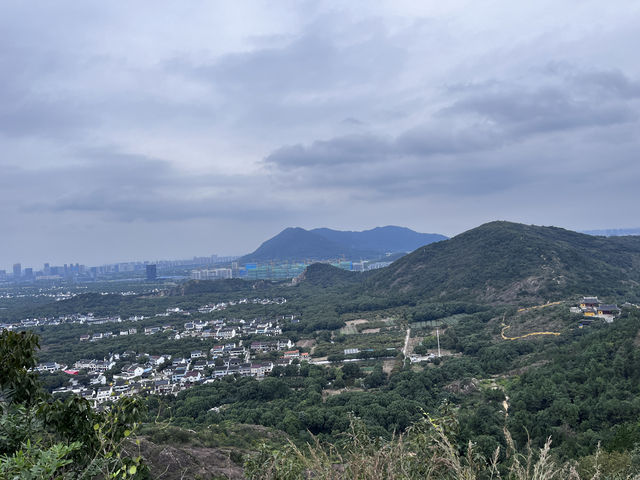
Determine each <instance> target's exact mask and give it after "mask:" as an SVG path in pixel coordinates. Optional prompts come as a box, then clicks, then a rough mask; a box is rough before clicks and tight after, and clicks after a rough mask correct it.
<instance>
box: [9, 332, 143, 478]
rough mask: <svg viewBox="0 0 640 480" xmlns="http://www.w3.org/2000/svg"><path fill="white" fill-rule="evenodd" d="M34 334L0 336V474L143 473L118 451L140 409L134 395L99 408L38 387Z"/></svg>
mask: <svg viewBox="0 0 640 480" xmlns="http://www.w3.org/2000/svg"><path fill="white" fill-rule="evenodd" d="M37 346H38V339H37V337H36V336H35V335H33V334H32V333H31V332H22V333H15V332H9V331H4V332H3V333H2V334H1V335H0V365H1V367H0V368H2V377H0V378H1V382H2V383H0V386H1V387H2V395H3V396H2V399H0V478H15V479H18V478H20V479H23V478H27V479H29V478H33V479H36V478H37V479H40V478H68V479H76V478H77V479H85V478H86V479H90V478H91V479H100V478H115V477H116V476H117V477H118V478H132V479H133V478H143V477H144V476H145V475H146V468H145V467H144V466H143V464H142V462H141V458H140V457H139V456H138V457H129V456H125V455H121V451H122V448H123V445H124V443H125V442H126V441H128V439H129V438H130V437H131V434H132V432H133V431H135V429H136V428H137V427H138V425H139V421H140V420H141V418H142V416H143V413H144V406H143V404H141V402H140V400H138V399H135V398H127V399H123V400H119V401H118V402H116V403H115V404H114V405H113V406H111V407H110V408H107V409H105V410H104V411H102V412H98V411H96V410H95V409H92V408H91V406H90V405H89V403H88V402H87V401H86V400H84V399H82V398H79V397H75V396H71V397H69V398H67V399H66V400H65V401H60V400H56V401H54V400H53V398H52V397H51V396H50V395H48V394H46V393H44V392H43V391H41V390H38V387H39V385H38V382H37V378H36V376H35V374H32V373H30V372H27V369H28V368H32V367H33V366H34V365H35V348H36V347H37Z"/></svg>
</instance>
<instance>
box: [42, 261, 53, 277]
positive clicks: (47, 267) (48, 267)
mask: <svg viewBox="0 0 640 480" xmlns="http://www.w3.org/2000/svg"><path fill="white" fill-rule="evenodd" d="M42 271H43V273H44V274H45V275H51V265H49V264H48V263H45V264H44V269H43V270H42Z"/></svg>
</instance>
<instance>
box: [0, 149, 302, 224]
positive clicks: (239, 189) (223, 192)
mask: <svg viewBox="0 0 640 480" xmlns="http://www.w3.org/2000/svg"><path fill="white" fill-rule="evenodd" d="M77 158H78V160H80V163H78V164H70V165H62V166H57V167H51V168H47V169H38V170H35V171H34V170H26V169H23V168H19V167H15V166H14V167H11V168H10V169H8V170H7V171H6V175H4V176H3V178H2V180H1V181H0V186H1V187H3V188H4V189H5V190H4V194H5V196H6V198H9V197H11V196H14V195H16V194H17V192H19V191H23V192H24V190H25V188H28V190H27V192H26V193H27V194H28V196H27V198H29V200H27V201H25V202H24V203H23V206H22V211H23V212H24V213H43V212H45V213H47V212H48V213H51V214H55V213H57V212H58V213H60V212H76V213H81V214H92V215H101V216H104V217H105V218H106V219H110V220H117V221H124V222H132V221H145V222H167V221H176V220H178V221H184V220H188V219H198V218H199V219H207V220H215V219H220V218H226V219H229V218H239V217H241V218H245V219H247V220H251V219H255V218H263V219H264V218H268V217H273V215H274V214H275V213H274V212H276V211H278V212H280V213H279V214H281V213H283V212H286V211H287V210H291V209H290V208H289V209H288V208H287V207H286V205H281V204H278V203H277V201H275V200H274V199H270V198H265V197H263V198H262V201H261V202H255V201H254V199H253V198H251V197H248V196H247V195H246V192H247V190H249V189H252V188H253V189H257V188H259V184H260V183H261V180H260V179H258V178H255V177H252V176H248V175H247V176H229V175H201V174H186V173H184V172H181V171H180V170H179V169H177V168H175V167H174V166H173V165H172V164H171V163H170V162H167V161H166V160H161V159H157V158H152V157H146V156H144V155H134V154H126V153H119V152H116V151H112V150H110V149H100V150H84V151H81V152H78V154H77ZM12 189H13V191H11V190H12ZM37 192H40V193H41V195H40V197H41V198H42V197H44V199H41V200H35V201H34V200H32V199H31V198H32V196H33V197H36V196H37ZM45 192H46V194H45V195H42V193H45Z"/></svg>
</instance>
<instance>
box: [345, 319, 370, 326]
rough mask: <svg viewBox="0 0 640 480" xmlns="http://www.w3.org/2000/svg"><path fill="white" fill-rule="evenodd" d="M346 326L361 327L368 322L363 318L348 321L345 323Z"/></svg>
mask: <svg viewBox="0 0 640 480" xmlns="http://www.w3.org/2000/svg"><path fill="white" fill-rule="evenodd" d="M345 323H346V324H347V325H348V326H352V325H353V326H355V325H362V324H364V323H369V320H367V319H365V318H359V319H358V320H349V321H348V322H345Z"/></svg>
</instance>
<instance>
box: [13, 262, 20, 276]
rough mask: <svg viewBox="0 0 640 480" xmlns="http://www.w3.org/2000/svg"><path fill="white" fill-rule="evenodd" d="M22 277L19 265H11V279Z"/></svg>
mask: <svg viewBox="0 0 640 480" xmlns="http://www.w3.org/2000/svg"><path fill="white" fill-rule="evenodd" d="M21 276H22V265H21V264H19V263H14V264H13V278H15V279H17V278H20V277H21Z"/></svg>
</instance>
